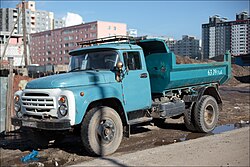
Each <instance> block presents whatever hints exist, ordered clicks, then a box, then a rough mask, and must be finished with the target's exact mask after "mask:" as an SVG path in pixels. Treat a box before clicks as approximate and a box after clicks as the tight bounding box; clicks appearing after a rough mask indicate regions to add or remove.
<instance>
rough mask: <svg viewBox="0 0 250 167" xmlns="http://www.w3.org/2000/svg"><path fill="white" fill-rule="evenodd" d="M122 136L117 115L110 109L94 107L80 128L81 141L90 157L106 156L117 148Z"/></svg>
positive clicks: (120, 123) (120, 124)
mask: <svg viewBox="0 0 250 167" xmlns="http://www.w3.org/2000/svg"><path fill="white" fill-rule="evenodd" d="M122 135H123V127H122V121H121V118H120V116H119V114H118V113H117V112H116V111H115V110H114V109H112V108H110V107H96V108H93V109H91V110H90V111H89V112H88V113H87V114H86V116H85V118H84V120H83V122H82V126H81V139H82V142H83V145H84V147H85V148H86V150H87V151H88V152H89V153H90V154H92V155H99V156H103V155H108V154H112V153H114V152H115V151H116V150H117V148H118V147H119V145H120V143H121V140H122Z"/></svg>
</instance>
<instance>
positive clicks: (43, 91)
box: [12, 36, 231, 155]
mask: <svg viewBox="0 0 250 167" xmlns="http://www.w3.org/2000/svg"><path fill="white" fill-rule="evenodd" d="M79 45H82V46H86V47H82V48H79V49H76V50H73V51H71V52H70V53H69V54H70V56H71V58H70V64H69V71H68V73H64V74H59V75H53V76H48V77H43V78H39V79H35V80H32V81H30V82H29V83H28V84H27V85H26V88H25V89H24V90H22V91H18V92H16V93H15V98H14V103H15V112H16V116H15V117H13V118H12V124H13V125H15V126H25V127H28V128H32V129H35V130H39V131H43V132H44V131H46V133H51V131H56V132H62V131H68V130H70V129H72V128H76V127H78V128H80V132H79V134H80V135H81V139H82V143H83V146H84V147H85V149H86V150H87V151H88V152H89V153H90V154H93V155H108V154H111V153H113V152H115V151H116V149H117V148H118V147H119V145H120V143H121V140H122V137H123V134H125V135H126V136H129V134H130V126H131V125H133V124H138V123H142V122H147V121H152V120H153V119H154V120H157V122H158V121H164V120H165V118H167V117H176V116H184V119H185V125H186V126H187V128H188V129H189V130H192V131H199V132H210V131H211V130H213V129H214V128H215V126H216V123H217V120H218V112H219V107H220V106H221V103H222V100H221V98H220V96H219V93H218V91H217V90H218V86H219V85H220V84H222V83H224V82H226V81H227V80H228V79H229V78H230V75H231V66H230V55H229V54H226V55H225V61H224V62H220V63H214V64H196V65H177V64H176V59H175V55H174V54H173V53H172V52H170V50H169V49H168V47H167V45H166V43H165V42H164V41H162V40H159V39H143V38H141V39H134V38H132V37H124V36H118V37H117V36H116V37H107V38H102V39H96V40H91V41H85V42H80V43H79Z"/></svg>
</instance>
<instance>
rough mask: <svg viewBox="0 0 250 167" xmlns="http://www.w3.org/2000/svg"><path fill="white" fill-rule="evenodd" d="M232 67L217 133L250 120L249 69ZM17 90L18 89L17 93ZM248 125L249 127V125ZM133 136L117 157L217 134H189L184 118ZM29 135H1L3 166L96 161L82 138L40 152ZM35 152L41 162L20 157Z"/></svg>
mask: <svg viewBox="0 0 250 167" xmlns="http://www.w3.org/2000/svg"><path fill="white" fill-rule="evenodd" d="M188 63H189V62H188ZM232 68H233V70H232V74H233V78H232V79H231V80H230V81H229V82H228V83H227V84H225V85H222V86H221V87H220V89H219V92H220V94H221V96H222V99H223V110H222V111H221V112H220V117H219V122H218V127H217V128H216V129H215V130H214V131H213V133H220V132H223V131H227V130H232V129H235V128H239V127H240V126H241V125H242V123H243V124H246V122H249V120H250V115H249V111H250V107H249V101H250V84H249V77H250V74H249V67H240V66H237V65H232ZM25 79H28V80H30V79H29V78H25ZM20 80H23V77H16V78H15V85H18V83H19V82H20ZM17 89H18V88H16V87H15V88H14V90H17ZM247 124H248V126H249V123H247ZM131 133H132V135H131V137H130V138H123V140H122V143H121V145H120V147H119V148H118V150H117V151H116V153H115V154H114V156H116V155H123V154H126V153H132V152H136V151H139V150H145V149H148V148H154V147H157V146H161V145H167V144H171V143H175V142H181V141H185V140H191V139H194V138H199V137H203V136H205V135H212V134H213V133H210V134H201V133H191V132H189V131H188V130H187V129H186V128H185V125H184V124H183V119H182V118H180V119H178V120H172V119H168V120H167V121H166V124H165V125H163V126H161V127H157V126H153V124H148V125H144V126H133V127H132V129H131ZM29 134H30V131H28V130H25V129H17V130H15V131H13V132H11V133H8V134H6V135H3V134H2V135H1V136H0V166H58V165H59V166H67V165H72V164H77V163H79V162H83V161H89V160H92V159H95V157H90V156H89V155H88V154H87V153H86V151H85V150H84V148H83V146H82V144H81V141H80V137H79V136H75V135H73V134H69V135H67V136H66V137H65V138H64V139H63V140H62V141H60V142H59V143H53V141H52V142H51V143H50V144H49V146H48V147H43V148H39V149H38V148H37V146H36V145H35V143H33V142H32V141H31V140H29V139H28V138H27V136H28V135H29ZM33 149H36V150H38V152H39V154H38V160H37V161H34V162H29V163H23V162H21V160H20V158H21V157H23V156H25V155H27V154H29V153H30V152H31V151H32V150H33Z"/></svg>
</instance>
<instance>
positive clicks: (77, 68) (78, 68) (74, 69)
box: [69, 67, 81, 72]
mask: <svg viewBox="0 0 250 167" xmlns="http://www.w3.org/2000/svg"><path fill="white" fill-rule="evenodd" d="M80 69H81V67H76V68H73V69H72V70H70V71H69V72H73V71H76V70H80Z"/></svg>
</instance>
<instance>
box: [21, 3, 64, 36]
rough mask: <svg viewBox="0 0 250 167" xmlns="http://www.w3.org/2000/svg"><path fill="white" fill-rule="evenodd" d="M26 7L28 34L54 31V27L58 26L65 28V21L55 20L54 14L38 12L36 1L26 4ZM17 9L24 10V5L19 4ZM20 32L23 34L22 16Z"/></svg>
mask: <svg viewBox="0 0 250 167" xmlns="http://www.w3.org/2000/svg"><path fill="white" fill-rule="evenodd" d="M24 5H25V18H26V21H25V22H26V30H27V33H29V34H30V33H36V32H41V31H46V30H52V29H54V28H55V27H54V25H56V28H61V27H64V25H65V24H63V23H64V21H63V20H60V19H56V20H55V19H54V13H53V12H48V11H43V10H36V4H35V1H27V2H24ZM17 9H18V10H22V3H19V4H18V5H17ZM60 22H61V24H60ZM55 23H56V24H55ZM18 31H19V33H23V25H22V15H21V16H20V19H19V23H18Z"/></svg>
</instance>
